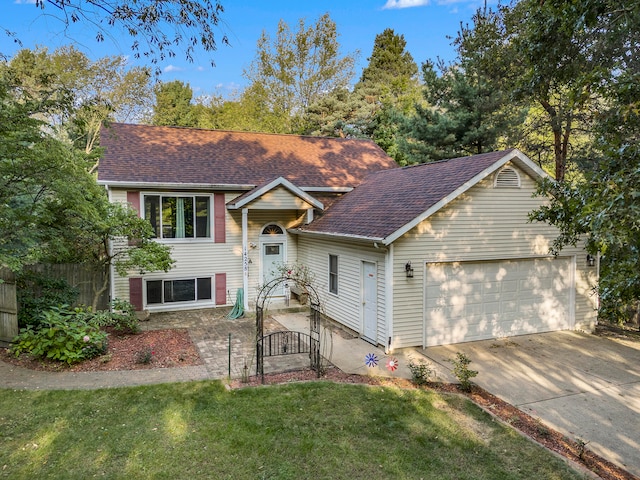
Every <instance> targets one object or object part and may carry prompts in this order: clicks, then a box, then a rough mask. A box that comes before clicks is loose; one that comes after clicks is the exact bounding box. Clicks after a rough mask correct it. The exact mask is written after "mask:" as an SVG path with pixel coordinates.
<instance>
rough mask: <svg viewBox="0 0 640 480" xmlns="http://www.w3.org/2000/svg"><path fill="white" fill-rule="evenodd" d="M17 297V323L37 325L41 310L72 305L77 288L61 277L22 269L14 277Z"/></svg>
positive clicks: (76, 295) (76, 296)
mask: <svg viewBox="0 0 640 480" xmlns="http://www.w3.org/2000/svg"><path fill="white" fill-rule="evenodd" d="M16 286H17V298H18V325H19V326H20V327H26V326H27V325H32V326H34V327H37V326H38V324H39V321H40V318H41V315H42V312H44V311H45V310H49V309H51V308H52V307H58V306H60V305H73V303H75V301H76V300H77V299H78V295H79V292H78V289H77V288H75V287H72V286H71V285H69V283H68V282H67V281H66V280H64V279H62V278H52V277H49V276H47V275H45V274H44V273H39V272H31V271H24V272H23V273H21V274H20V275H19V276H18V277H17V278H16Z"/></svg>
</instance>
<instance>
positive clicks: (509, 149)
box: [376, 147, 514, 173]
mask: <svg viewBox="0 0 640 480" xmlns="http://www.w3.org/2000/svg"><path fill="white" fill-rule="evenodd" d="M512 150H514V148H513V147H512V148H506V149H504V150H492V151H491V152H483V153H474V154H472V155H465V156H463V157H452V158H442V159H440V160H434V161H432V162H422V163H414V164H411V165H405V166H403V167H400V168H401V169H409V168H414V167H424V166H425V165H434V164H438V163H446V162H450V161H453V160H463V159H467V158H472V157H480V156H484V155H496V154H498V153H503V154H504V155H506V154H507V153H508V152H510V151H512ZM376 173H378V172H376Z"/></svg>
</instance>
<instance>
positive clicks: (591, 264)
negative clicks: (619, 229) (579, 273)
mask: <svg viewBox="0 0 640 480" xmlns="http://www.w3.org/2000/svg"><path fill="white" fill-rule="evenodd" d="M587 265H588V266H589V267H595V266H596V257H594V256H593V255H591V254H590V253H588V254H587Z"/></svg>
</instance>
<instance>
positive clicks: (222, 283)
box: [216, 273, 227, 305]
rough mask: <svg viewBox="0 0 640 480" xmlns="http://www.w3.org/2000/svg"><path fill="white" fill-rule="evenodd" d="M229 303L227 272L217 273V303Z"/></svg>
mask: <svg viewBox="0 0 640 480" xmlns="http://www.w3.org/2000/svg"><path fill="white" fill-rule="evenodd" d="M226 304H227V274H226V273H216V305H226Z"/></svg>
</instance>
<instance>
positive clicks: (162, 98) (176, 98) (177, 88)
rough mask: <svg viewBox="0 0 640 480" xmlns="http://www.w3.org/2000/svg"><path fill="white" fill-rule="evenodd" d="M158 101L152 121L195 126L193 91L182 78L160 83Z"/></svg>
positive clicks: (157, 90) (166, 124) (169, 124)
mask: <svg viewBox="0 0 640 480" xmlns="http://www.w3.org/2000/svg"><path fill="white" fill-rule="evenodd" d="M155 93H156V103H155V105H154V107H153V116H152V118H151V123H152V124H153V125H164V126H169V127H195V126H196V118H195V116H194V110H193V105H192V104H191V100H192V98H193V91H192V90H191V87H190V86H189V84H188V83H187V84H184V83H183V82H181V81H180V80H175V81H173V82H166V83H160V84H158V85H157V87H156V91H155Z"/></svg>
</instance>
